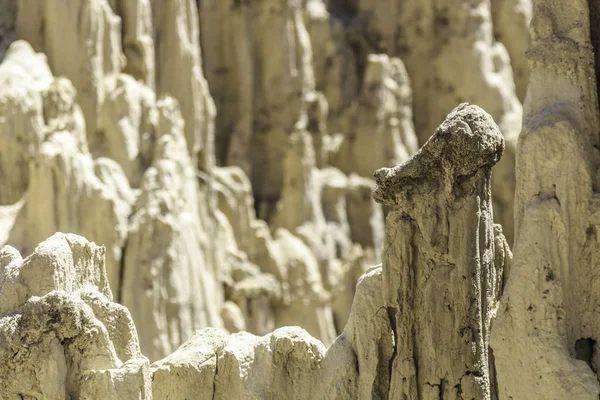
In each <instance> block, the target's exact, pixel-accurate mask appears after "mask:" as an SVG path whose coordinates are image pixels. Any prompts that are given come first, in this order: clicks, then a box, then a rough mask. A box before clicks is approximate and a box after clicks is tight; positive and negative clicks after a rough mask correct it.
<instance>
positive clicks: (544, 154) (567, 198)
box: [492, 1, 600, 399]
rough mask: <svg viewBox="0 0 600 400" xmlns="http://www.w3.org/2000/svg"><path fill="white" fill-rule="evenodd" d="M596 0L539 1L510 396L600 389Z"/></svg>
mask: <svg viewBox="0 0 600 400" xmlns="http://www.w3.org/2000/svg"><path fill="white" fill-rule="evenodd" d="M590 7H591V8H588V3H587V2H584V1H578V2H573V3H571V4H570V5H569V6H568V7H567V6H566V4H561V3H560V2H555V1H547V2H542V3H540V4H537V5H536V7H535V9H534V14H533V20H532V27H531V40H532V42H531V47H530V50H529V52H528V54H529V60H530V65H531V77H530V85H529V89H528V94H527V100H526V102H525V121H524V125H523V131H522V132H521V136H520V138H519V152H518V154H517V156H518V157H517V160H518V163H517V192H516V195H515V198H516V203H515V224H516V230H515V234H516V236H515V238H516V242H515V247H514V255H515V261H514V267H513V268H512V271H511V277H510V279H509V281H508V284H507V286H506V291H505V294H504V297H503V299H502V303H501V305H500V308H499V310H498V319H497V321H496V324H495V326H494V329H493V337H492V347H493V349H494V356H495V358H496V368H497V370H498V385H499V389H500V395H501V398H546V399H565V398H573V399H595V398H597V397H598V395H599V393H600V385H599V384H598V377H597V372H596V371H598V369H597V366H598V350H597V347H596V341H597V340H598V318H597V307H596V305H595V304H597V298H598V290H597V288H596V286H595V285H596V282H597V281H596V278H595V276H596V275H597V274H596V273H595V268H597V262H596V260H597V251H598V242H597V233H596V232H597V221H598V220H597V204H598V203H597V190H598V180H597V176H596V174H597V167H598V152H597V146H598V140H599V139H598V128H599V111H598V110H599V109H598V92H597V79H598V77H597V76H598V75H597V72H596V71H597V64H596V63H597V59H598V58H597V57H598V56H597V52H598V47H597V44H598V42H597V36H595V35H594V32H595V29H596V28H593V29H592V27H593V26H594V25H595V24H597V20H596V19H595V18H596V16H597V15H598V14H597V12H598V8H597V7H598V5H597V4H596V3H595V2H590ZM590 11H591V12H590ZM590 29H591V30H590ZM590 32H592V35H590ZM548 82H553V84H552V85H548ZM525 351H526V353H525Z"/></svg>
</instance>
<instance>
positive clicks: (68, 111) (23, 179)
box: [0, 41, 133, 288]
mask: <svg viewBox="0 0 600 400" xmlns="http://www.w3.org/2000/svg"><path fill="white" fill-rule="evenodd" d="M1 69H3V71H4V73H3V74H2V76H3V79H4V82H5V83H6V84H5V86H4V97H3V99H4V100H3V101H2V103H1V104H3V105H4V106H5V108H4V109H3V110H2V116H3V117H4V118H5V119H6V121H7V123H6V124H2V126H3V128H4V129H6V131H5V133H4V134H3V135H2V140H1V141H2V143H4V144H5V146H6V148H5V151H6V156H2V157H1V159H2V161H1V162H0V164H1V165H2V167H0V168H1V170H2V171H5V172H6V173H7V174H8V176H11V177H16V178H18V179H19V181H15V180H12V179H7V180H3V185H2V190H0V192H2V193H3V195H0V197H5V196H6V198H5V199H4V201H5V204H12V203H13V202H17V201H18V200H20V199H21V198H22V197H25V198H24V200H22V201H21V205H19V206H17V208H18V210H16V214H13V218H14V219H13V223H12V224H10V223H9V222H7V224H9V225H8V226H6V228H5V229H7V230H8V231H10V234H8V236H7V237H6V238H5V240H3V241H2V242H1V243H2V244H4V243H5V242H8V243H9V244H11V245H13V246H15V247H17V248H19V249H20V250H21V251H22V252H24V253H27V254H29V253H30V252H31V251H33V249H34V247H35V246H36V245H37V244H38V243H39V242H41V241H42V240H44V239H45V238H47V237H49V236H50V235H52V234H54V233H55V232H57V231H62V232H75V233H78V234H83V235H85V236H87V237H89V238H91V239H92V240H96V241H98V242H99V243H103V244H104V245H106V247H107V249H108V251H107V272H108V276H109V280H110V282H111V285H112V286H113V287H114V288H118V287H119V266H120V262H121V254H122V247H123V244H124V241H125V237H126V234H127V232H126V229H127V218H128V216H129V213H130V208H131V206H130V204H131V202H133V195H132V193H131V190H130V188H129V183H128V181H127V179H126V178H125V176H124V175H123V172H122V169H121V168H120V167H119V166H118V165H117V164H116V163H115V162H114V161H112V160H110V159H106V158H97V159H93V158H92V155H91V154H90V152H89V150H88V143H87V140H86V124H85V120H84V117H83V114H82V111H81V109H80V107H79V105H78V103H77V101H76V100H77V93H76V90H75V88H74V87H73V85H72V84H71V82H70V81H69V80H67V79H65V78H53V77H52V75H51V73H50V71H49V69H48V67H47V65H46V62H45V57H44V56H42V55H39V54H38V55H36V54H35V53H34V52H33V50H32V49H31V47H30V46H29V45H28V44H27V43H26V42H23V41H16V42H14V43H13V44H12V45H11V47H10V48H9V51H8V52H7V57H6V59H5V62H4V63H2V67H1ZM19 104H21V105H22V106H25V107H26V108H23V107H21V106H19ZM25 110H27V111H26V113H25V114H23V113H22V112H23V111H25ZM91 210H94V212H91V213H90V211H91ZM7 211H8V210H7ZM88 213H89V214H88ZM9 214H10V213H9ZM9 219H10V218H9ZM10 225H12V226H10ZM3 226H4V225H3Z"/></svg>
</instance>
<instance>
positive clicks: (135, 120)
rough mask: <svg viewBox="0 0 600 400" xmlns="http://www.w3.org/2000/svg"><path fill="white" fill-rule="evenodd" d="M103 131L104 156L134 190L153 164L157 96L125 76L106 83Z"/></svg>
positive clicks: (101, 124) (101, 122) (100, 124)
mask: <svg viewBox="0 0 600 400" xmlns="http://www.w3.org/2000/svg"><path fill="white" fill-rule="evenodd" d="M105 85H106V87H107V90H106V91H107V95H106V98H105V99H104V103H103V104H102V109H101V111H100V113H101V117H100V121H99V129H100V131H101V136H102V139H101V140H102V146H103V147H102V149H103V150H104V153H105V154H106V155H108V156H109V157H110V158H112V159H113V160H115V161H116V162H117V163H119V165H120V166H121V167H122V168H123V171H124V172H125V175H126V176H127V179H128V180H129V182H130V183H131V185H132V186H133V187H138V186H139V184H140V181H141V177H142V174H143V172H144V170H145V169H146V168H148V167H149V166H150V165H151V163H152V156H153V154H152V149H153V147H154V146H153V145H154V131H155V129H156V124H157V112H156V99H155V94H154V92H153V91H152V90H151V89H150V88H149V87H146V86H143V85H141V84H140V83H138V82H136V81H135V80H134V79H133V78H132V77H130V76H129V75H125V74H120V75H118V76H117V77H116V78H115V79H110V80H106V81H105Z"/></svg>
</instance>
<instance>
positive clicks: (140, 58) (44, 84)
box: [0, 0, 416, 360]
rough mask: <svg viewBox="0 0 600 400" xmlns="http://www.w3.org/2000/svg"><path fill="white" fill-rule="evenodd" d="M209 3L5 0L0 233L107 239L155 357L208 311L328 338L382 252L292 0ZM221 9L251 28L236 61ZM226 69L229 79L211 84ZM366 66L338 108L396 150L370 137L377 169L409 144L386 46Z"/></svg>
mask: <svg viewBox="0 0 600 400" xmlns="http://www.w3.org/2000/svg"><path fill="white" fill-rule="evenodd" d="M224 4H225V3H223V2H219V3H216V2H215V3H214V4H212V3H211V2H202V3H201V4H200V5H197V4H196V2H193V1H188V0H176V1H169V2H164V4H163V2H152V1H148V0H132V1H124V0H78V1H77V2H76V3H73V4H71V5H69V6H68V7H67V6H65V5H64V4H62V3H61V4H58V3H56V4H55V3H48V2H44V1H34V2H25V1H19V2H15V3H11V4H10V7H11V9H10V10H12V11H14V12H12V11H11V13H9V15H12V16H13V19H12V20H11V23H10V24H7V25H6V30H7V32H6V35H4V37H6V38H12V37H13V36H14V37H16V38H18V39H19V40H17V41H16V42H13V43H12V44H11V45H10V48H9V49H8V50H7V52H6V55H5V57H4V60H3V63H2V64H1V66H0V69H1V70H2V72H3V73H2V78H0V79H2V82H3V83H4V85H3V88H2V89H1V90H0V99H1V101H0V106H1V107H2V108H1V110H2V115H1V117H2V121H3V123H2V124H1V125H0V130H1V132H2V135H1V137H0V151H1V152H2V154H3V155H2V157H0V174H1V176H2V177H5V179H2V180H0V223H1V224H2V229H0V232H2V233H0V244H10V245H12V246H14V247H15V248H17V249H18V250H19V251H20V252H21V253H22V254H23V255H24V256H27V255H29V254H31V252H32V251H33V249H34V248H35V246H36V245H37V244H38V243H39V242H41V241H42V240H44V239H45V238H47V237H49V236H51V235H52V234H53V233H54V232H57V231H61V232H73V233H76V234H81V235H84V236H85V237H86V238H88V239H90V240H93V241H95V242H96V243H99V244H103V245H105V246H106V249H107V251H106V271H107V276H108V279H109V282H110V285H111V287H112V289H113V293H114V295H115V300H116V301H118V302H120V303H121V304H124V305H126V306H127V307H128V308H129V309H130V311H131V314H132V316H133V318H134V320H135V321H136V323H137V324H138V327H139V328H140V343H141V347H142V349H143V351H144V353H145V354H146V355H147V356H148V357H149V358H150V359H151V360H156V359H159V358H162V357H165V356H167V355H168V354H170V353H172V352H173V351H174V350H175V349H176V348H177V347H178V346H179V345H180V344H182V343H183V342H184V341H185V340H186V339H187V338H189V337H190V336H191V335H192V333H193V332H194V331H195V330H196V329H199V328H204V327H221V326H224V325H225V326H227V327H228V328H231V329H232V330H237V329H241V327H244V329H246V330H248V331H250V332H252V333H254V334H259V335H264V334H267V333H269V332H271V331H272V330H273V329H275V328H276V327H279V326H283V325H289V324H292V325H301V326H303V327H304V328H306V330H307V331H308V332H309V333H310V334H312V335H314V336H315V337H317V338H318V339H320V340H322V341H323V342H324V343H326V344H329V343H331V342H332V341H333V340H334V339H335V336H336V335H337V334H338V333H339V332H340V331H341V329H342V328H343V326H344V324H345V322H346V318H347V316H348V313H349V308H350V305H351V302H352V293H353V289H352V288H353V287H354V285H355V282H356V279H357V278H358V276H360V274H362V272H364V271H365V270H366V269H367V266H368V265H369V264H370V263H373V262H378V261H379V260H380V258H381V257H380V251H381V246H382V245H383V239H382V238H383V212H382V209H381V207H380V206H379V205H377V204H376V203H375V202H374V201H373V200H372V199H371V197H370V194H369V192H370V190H371V189H372V185H373V183H372V180H370V179H369V178H364V177H362V178H359V177H358V176H356V175H351V176H349V177H348V176H347V175H346V174H347V173H350V172H352V171H354V168H353V167H348V165H351V163H352V160H351V159H350V158H351V157H354V158H355V161H356V160H359V158H358V156H357V153H356V151H357V149H358V147H356V146H354V145H351V147H352V146H354V147H353V148H354V150H351V152H352V154H350V153H348V152H347V151H346V150H343V153H344V154H346V155H345V156H344V157H345V158H344V160H345V161H344V163H346V164H344V165H345V166H344V167H343V168H344V171H340V170H338V169H336V168H333V167H332V166H331V164H332V163H333V160H334V159H339V158H340V157H338V156H337V155H336V154H337V153H339V149H340V146H338V147H336V145H335V143H336V141H337V140H338V139H340V138H342V136H343V135H342V136H340V135H338V134H337V133H336V134H333V135H330V134H329V132H328V125H329V124H328V99H327V96H325V95H324V94H322V93H320V92H318V91H316V89H315V84H314V77H313V75H314V70H313V62H312V56H311V52H312V50H311V41H310V38H309V35H308V31H307V29H306V24H305V20H304V16H305V14H304V10H305V5H304V3H302V2H294V1H290V2H285V4H283V3H282V4H276V2H273V3H272V4H271V3H265V4H262V5H259V4H245V3H244V4H239V5H236V4H230V6H232V7H229V8H228V7H224ZM217 11H218V13H217V14H214V13H213V12H217ZM211 13H213V14H211ZM211 16H212V17H215V16H218V18H212V17H211ZM200 20H201V21H202V24H200V25H199V21H200ZM230 21H238V22H240V24H242V25H244V24H245V25H244V26H246V28H247V29H251V32H254V33H255V35H253V36H251V37H245V40H246V41H247V43H246V44H244V43H243V42H241V41H240V49H246V50H244V51H247V52H248V53H244V51H242V50H240V51H241V52H240V53H239V54H238V53H237V52H236V51H237V50H236V48H233V50H234V52H236V53H235V55H236V57H238V56H239V57H244V58H239V57H238V58H235V59H232V58H228V57H225V58H223V59H222V60H221V59H220V58H219V57H221V53H220V50H219V48H217V47H215V43H218V42H217V41H211V40H209V39H210V38H213V37H217V38H220V39H219V40H221V39H224V38H226V37H230V36H228V35H234V36H231V38H234V37H237V36H235V35H242V33H243V32H242V31H240V32H237V31H235V29H234V30H232V31H227V33H225V32H223V35H221V34H219V35H217V36H214V35H213V33H210V32H209V31H206V30H205V28H209V27H210V26H213V25H214V23H215V22H216V23H218V25H219V26H218V28H219V29H224V28H223V27H224V26H225V25H227V26H230V24H229V22H230ZM211 24H213V25H211ZM199 26H202V32H204V34H202V32H201V31H200V28H199ZM235 26H236V27H237V26H241V25H239V24H238V25H235ZM265 27H269V29H270V30H268V29H265ZM246 28H244V29H246ZM279 31H281V32H286V35H284V36H283V37H285V41H284V42H281V43H280V42H278V41H276V40H274V38H275V37H280V35H278V34H276V32H279ZM218 32H219V31H218V30H215V32H214V34H216V33H218ZM62 33H68V34H69V35H70V37H69V39H68V40H65V41H64V42H63V41H62V40H61V34H62ZM11 35H12V36H11ZM10 40H12V39H10ZM25 40H26V41H27V42H26V41H25ZM201 41H205V42H206V43H205V46H204V47H203V46H200V43H201ZM236 43H237V42H236ZM203 52H204V54H205V56H206V58H207V60H206V65H205V66H203V61H202V53H203ZM223 54H224V53H223ZM244 60H245V61H244ZM277 60H280V61H282V62H279V63H278V62H277ZM283 60H288V61H289V63H288V62H287V61H286V62H283ZM246 67H247V69H244V68H246ZM203 68H205V69H206V71H207V77H208V78H209V81H210V82H208V81H207V79H205V77H204V75H203ZM225 70H227V71H230V72H232V73H233V71H235V76H237V77H238V78H239V79H240V80H244V81H243V82H245V83H240V82H242V81H239V84H237V85H234V83H236V82H235V81H233V80H227V79H225V80H224V81H223V82H222V84H223V85H224V86H223V87H222V88H221V86H219V84H218V82H220V81H219V79H221V78H220V77H221V75H220V74H223V73H224V71H225ZM250 71H256V74H254V75H252V74H250V75H249V72H250ZM223 76H224V77H225V78H227V77H231V74H229V72H228V74H225V75H223ZM370 76H371V78H369V82H370V83H369V85H365V88H364V90H363V91H362V92H361V95H360V96H361V99H359V100H357V101H356V102H355V104H356V105H355V106H354V108H352V110H349V111H348V112H347V113H346V114H352V115H355V116H354V117H353V118H359V119H362V116H364V117H365V118H364V123H363V125H362V127H361V141H360V143H359V145H360V146H362V145H363V144H365V143H367V142H368V135H369V126H370V125H371V124H372V125H373V127H375V128H376V129H377V131H378V132H379V134H378V135H379V136H378V137H381V138H384V137H385V138H388V139H389V140H388V139H386V140H388V142H389V143H391V144H392V145H393V148H391V149H389V148H388V146H387V145H385V144H383V143H379V141H378V140H375V141H371V143H373V145H374V147H373V158H368V159H369V160H372V161H370V164H368V163H365V165H363V166H361V167H360V173H361V174H363V175H364V174H368V173H369V172H368V170H369V169H373V168H375V167H376V166H379V164H377V161H375V160H376V159H377V157H379V156H380V155H383V154H384V153H385V157H386V160H387V161H386V162H387V163H388V164H390V165H391V164H393V163H395V162H399V161H402V159H403V158H406V157H408V156H409V154H410V153H411V152H413V151H414V150H415V149H416V140H415V136H414V133H413V130H412V122H411V117H410V104H411V103H410V101H411V99H410V87H409V84H408V78H407V77H406V73H405V72H404V70H403V67H402V63H401V61H400V60H397V59H393V60H388V59H387V58H386V56H385V55H379V56H373V68H372V73H371V75H370ZM248 77H253V78H252V79H254V80H253V81H252V82H249V81H248V82H246V81H245V80H247V79H248ZM286 82H288V83H291V84H292V85H291V86H289V85H287V83H286ZM209 83H210V84H211V87H212V89H213V92H214V93H215V98H216V104H217V105H218V106H219V108H220V112H221V113H220V117H219V119H218V120H217V121H216V139H215V120H214V119H215V102H214V101H213V99H212V96H211V95H210V94H209V92H208V84H209ZM250 89H252V91H249V90H250ZM226 91H230V92H231V93H232V95H235V96H239V101H237V100H236V101H235V102H234V101H230V100H227V98H226V99H223V98H222V96H223V95H224V93H225V92H226ZM282 99H286V100H285V101H283V102H282ZM224 102H225V103H224ZM282 105H283V107H282ZM363 106H364V107H367V108H368V110H367V109H365V110H364V113H363V111H361V107H363ZM236 110H237V111H236ZM247 112H250V114H248V113H247ZM228 115H229V116H233V117H232V118H233V120H235V121H237V122H239V125H238V127H237V128H236V129H234V130H232V131H228V129H230V127H227V125H226V123H229V122H230V121H231V118H229V119H227V118H228V117H227V116H228ZM399 119H400V120H399ZM256 121H259V122H260V121H262V122H260V123H256ZM248 126H250V127H251V129H250V130H248V129H246V128H247V127H248ZM215 143H216V146H217V150H215V148H214V146H215ZM348 143H349V142H348V141H346V142H345V144H344V143H342V147H341V148H342V149H343V148H345V149H348V147H347V146H348ZM344 146H346V147H344ZM388 150H389V151H388ZM186 152H187V154H185V153H186ZM217 160H219V163H220V164H225V163H227V164H229V165H222V166H219V167H217V166H216V162H217ZM369 165H371V166H369ZM235 166H237V167H235ZM300 166H302V167H300ZM340 167H342V166H341V165H340ZM332 179H333V180H332ZM298 183H302V184H301V185H298ZM346 186H347V187H346ZM298 205H302V206H301V209H302V210H303V211H302V212H301V213H298V209H297V208H296V207H297V206H298ZM259 217H260V218H262V219H259ZM306 304H309V305H310V306H309V307H308V308H307V307H306ZM222 318H225V320H226V321H223V320H222Z"/></svg>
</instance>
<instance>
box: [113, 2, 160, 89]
mask: <svg viewBox="0 0 600 400" xmlns="http://www.w3.org/2000/svg"><path fill="white" fill-rule="evenodd" d="M108 2H109V4H110V6H111V7H112V9H113V11H114V12H115V13H116V14H117V15H119V16H120V17H121V29H122V36H121V39H122V46H123V53H124V55H125V59H126V63H125V67H124V68H123V72H124V73H126V74H129V75H131V76H133V77H134V78H136V79H138V80H139V81H141V82H143V83H144V84H145V85H148V86H150V87H151V88H153V87H154V82H155V73H156V70H155V59H154V40H153V39H154V38H153V32H154V30H153V27H152V7H151V2H152V0H108Z"/></svg>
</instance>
